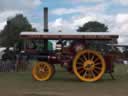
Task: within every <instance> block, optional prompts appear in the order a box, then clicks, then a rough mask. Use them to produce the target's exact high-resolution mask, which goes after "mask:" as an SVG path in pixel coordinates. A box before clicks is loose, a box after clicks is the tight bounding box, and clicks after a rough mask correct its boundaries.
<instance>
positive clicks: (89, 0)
mask: <svg viewBox="0 0 128 96" xmlns="http://www.w3.org/2000/svg"><path fill="white" fill-rule="evenodd" d="M71 1H72V2H74V3H79V2H85V3H86V2H98V3H99V2H103V1H105V0H71Z"/></svg>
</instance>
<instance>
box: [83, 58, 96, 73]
mask: <svg viewBox="0 0 128 96" xmlns="http://www.w3.org/2000/svg"><path fill="white" fill-rule="evenodd" d="M94 67H95V64H94V62H93V61H92V60H87V61H85V62H84V64H83V68H84V69H85V70H87V71H91V70H93V69H94Z"/></svg>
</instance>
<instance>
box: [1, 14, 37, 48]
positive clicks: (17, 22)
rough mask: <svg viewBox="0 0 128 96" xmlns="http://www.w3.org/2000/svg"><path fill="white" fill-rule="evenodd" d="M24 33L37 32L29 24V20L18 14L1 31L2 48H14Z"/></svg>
mask: <svg viewBox="0 0 128 96" xmlns="http://www.w3.org/2000/svg"><path fill="white" fill-rule="evenodd" d="M22 31H36V29H35V28H32V25H31V24H30V23H29V22H28V20H27V18H26V17H24V16H23V15H22V14H18V15H16V16H15V17H13V18H9V19H8V20H7V25H6V26H5V27H4V29H3V30H2V31H1V34H0V39H1V40H0V41H1V46H5V47H10V46H13V45H14V44H15V43H16V42H17V41H18V40H19V34H20V32H22Z"/></svg>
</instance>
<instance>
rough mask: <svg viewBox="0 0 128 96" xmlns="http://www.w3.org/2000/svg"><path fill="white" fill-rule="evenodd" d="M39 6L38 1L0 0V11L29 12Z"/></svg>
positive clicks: (39, 2)
mask: <svg viewBox="0 0 128 96" xmlns="http://www.w3.org/2000/svg"><path fill="white" fill-rule="evenodd" d="M40 4H41V1H40V0H11V1H10V0H0V11H5V10H29V9H32V8H34V7H36V6H38V5H40Z"/></svg>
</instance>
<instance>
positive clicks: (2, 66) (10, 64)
mask: <svg viewBox="0 0 128 96" xmlns="http://www.w3.org/2000/svg"><path fill="white" fill-rule="evenodd" d="M32 65H33V63H32V61H23V60H22V61H21V62H20V63H16V61H15V60H0V72H19V71H21V72H25V71H30V70H31V69H32Z"/></svg>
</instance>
